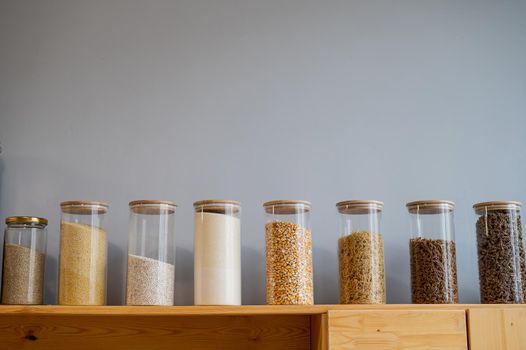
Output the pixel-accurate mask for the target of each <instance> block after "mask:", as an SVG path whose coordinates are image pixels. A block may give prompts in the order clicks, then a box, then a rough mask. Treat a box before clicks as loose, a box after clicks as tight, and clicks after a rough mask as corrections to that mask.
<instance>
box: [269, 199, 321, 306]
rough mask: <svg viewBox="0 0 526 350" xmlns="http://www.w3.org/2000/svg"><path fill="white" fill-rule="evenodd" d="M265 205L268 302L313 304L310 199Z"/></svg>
mask: <svg viewBox="0 0 526 350" xmlns="http://www.w3.org/2000/svg"><path fill="white" fill-rule="evenodd" d="M263 207H264V209H265V213H266V218H267V219H266V222H267V223H266V225H265V232H266V235H265V236H266V237H265V239H266V270H267V271H266V272H267V273H266V275H267V276H266V277H267V281H266V287H267V291H266V292H267V304H273V305H291V304H304V305H309V304H313V303H314V294H313V280H312V279H313V277H312V235H311V228H310V210H311V205H310V203H309V202H307V201H300V200H276V201H270V202H266V203H265V204H263Z"/></svg>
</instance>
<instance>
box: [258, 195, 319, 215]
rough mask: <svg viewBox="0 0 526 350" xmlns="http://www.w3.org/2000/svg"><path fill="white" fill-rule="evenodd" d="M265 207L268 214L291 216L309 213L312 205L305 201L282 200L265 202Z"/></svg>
mask: <svg viewBox="0 0 526 350" xmlns="http://www.w3.org/2000/svg"><path fill="white" fill-rule="evenodd" d="M263 207H264V208H265V212H266V213H268V214H276V215H290V214H301V213H307V212H309V211H310V207H311V203H310V202H308V201H304V200H295V199H280V200H273V201H268V202H265V203H263Z"/></svg>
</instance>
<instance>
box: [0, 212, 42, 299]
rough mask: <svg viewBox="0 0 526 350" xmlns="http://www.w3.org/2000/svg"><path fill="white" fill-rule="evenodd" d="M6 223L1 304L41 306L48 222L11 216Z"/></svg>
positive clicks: (28, 217)
mask: <svg viewBox="0 0 526 350" xmlns="http://www.w3.org/2000/svg"><path fill="white" fill-rule="evenodd" d="M5 223H6V225H7V227H6V229H5V235H4V260H3V272H2V304H18V305H22V304H33V305H37V304H42V303H43V302H44V264H45V260H46V243H47V230H46V225H47V220H46V219H43V218H38V217H31V216H11V217H8V218H6V220H5Z"/></svg>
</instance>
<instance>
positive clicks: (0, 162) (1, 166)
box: [0, 143, 4, 281]
mask: <svg viewBox="0 0 526 350" xmlns="http://www.w3.org/2000/svg"><path fill="white" fill-rule="evenodd" d="M3 172H4V160H3V159H2V144H1V143H0V203H2V173H3ZM3 218H4V213H3V212H2V207H1V206H0V219H2V223H3ZM0 238H1V239H2V240H1V242H3V241H4V230H2V234H1V235H0ZM3 255H4V250H3V249H0V261H3V259H4V257H3ZM1 278H2V271H1V269H0V281H1Z"/></svg>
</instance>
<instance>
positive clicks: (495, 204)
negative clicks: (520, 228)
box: [473, 201, 522, 215]
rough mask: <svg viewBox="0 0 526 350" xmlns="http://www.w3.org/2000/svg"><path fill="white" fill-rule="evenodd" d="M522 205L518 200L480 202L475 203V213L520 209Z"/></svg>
mask: <svg viewBox="0 0 526 350" xmlns="http://www.w3.org/2000/svg"><path fill="white" fill-rule="evenodd" d="M521 207H522V203H521V202H517V201H491V202H480V203H476V204H474V205H473V209H475V213H476V214H479V215H482V214H484V213H485V212H487V211H496V210H515V211H519V210H520V209H521Z"/></svg>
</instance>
